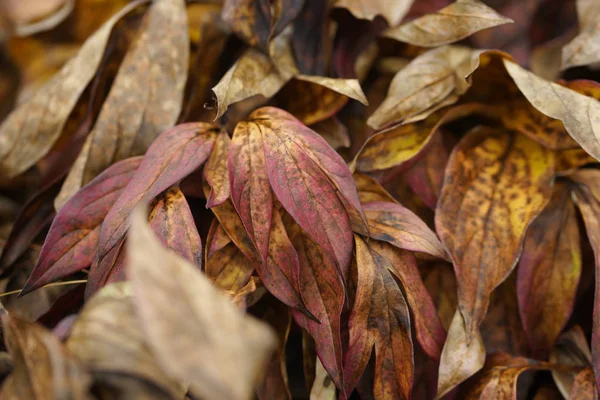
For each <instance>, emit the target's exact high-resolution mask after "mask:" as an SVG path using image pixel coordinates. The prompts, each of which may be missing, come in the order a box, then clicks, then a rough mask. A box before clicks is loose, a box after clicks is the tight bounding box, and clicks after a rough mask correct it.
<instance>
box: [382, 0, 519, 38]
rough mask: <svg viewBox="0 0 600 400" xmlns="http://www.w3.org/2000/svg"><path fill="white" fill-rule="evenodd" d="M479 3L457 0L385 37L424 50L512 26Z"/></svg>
mask: <svg viewBox="0 0 600 400" xmlns="http://www.w3.org/2000/svg"><path fill="white" fill-rule="evenodd" d="M512 22H513V20H512V19H510V18H506V17H503V16H502V15H500V14H498V13H497V12H496V11H494V10H493V9H492V8H490V7H488V6H486V5H485V4H483V3H482V2H480V1H479V0H456V1H455V2H454V3H452V4H450V5H449V6H448V7H444V8H442V9H441V10H439V11H437V12H435V13H433V14H427V15H424V16H422V17H420V18H417V19H415V20H412V21H410V22H408V23H406V24H403V25H400V26H398V27H396V28H392V29H390V30H388V31H386V32H384V34H383V36H386V37H390V38H392V39H396V40H399V41H401V42H406V43H410V44H412V45H415V46H421V47H436V46H441V45H444V44H449V43H452V42H457V41H459V40H461V39H464V38H466V37H467V36H470V35H472V34H474V33H475V32H478V31H480V30H483V29H487V28H491V27H494V26H498V25H504V24H509V23H512Z"/></svg>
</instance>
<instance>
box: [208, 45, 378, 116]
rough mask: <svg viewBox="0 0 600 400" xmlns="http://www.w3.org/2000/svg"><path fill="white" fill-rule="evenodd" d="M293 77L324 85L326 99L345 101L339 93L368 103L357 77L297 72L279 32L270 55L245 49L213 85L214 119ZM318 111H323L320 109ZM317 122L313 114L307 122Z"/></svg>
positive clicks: (278, 88) (266, 95) (290, 50)
mask: <svg viewBox="0 0 600 400" xmlns="http://www.w3.org/2000/svg"><path fill="white" fill-rule="evenodd" d="M292 78H296V79H297V80H301V81H304V82H310V83H312V84H316V85H320V86H323V87H324V88H321V89H320V91H322V92H325V93H329V92H331V93H329V98H330V99H331V98H332V97H333V98H334V99H335V100H336V101H337V102H338V103H339V101H340V99H341V100H343V101H344V102H345V101H346V99H344V98H341V97H339V94H341V95H344V96H347V97H349V98H352V99H355V100H358V101H360V102H362V103H363V104H366V103H367V100H366V97H365V95H364V93H363V92H362V89H361V87H360V83H359V82H358V80H356V79H337V78H328V77H323V76H312V75H303V74H300V72H299V70H298V68H297V67H296V62H295V60H294V56H293V54H292V49H291V46H290V43H289V38H288V36H287V35H281V36H280V37H278V38H276V39H275V40H274V41H273V43H272V44H271V51H270V56H266V55H265V54H263V53H262V52H260V51H258V50H256V49H249V50H247V51H246V52H245V53H244V54H243V55H242V56H241V57H240V58H239V59H238V61H237V62H236V63H235V64H234V65H233V66H232V67H231V68H230V69H229V71H227V72H226V73H225V75H224V76H223V77H222V78H221V80H220V81H219V83H218V84H217V85H216V86H215V87H214V88H213V92H214V93H215V95H216V98H217V115H216V117H215V118H219V117H221V116H222V115H223V114H224V113H225V111H226V110H227V107H228V106H229V105H231V104H232V103H235V102H238V101H241V100H245V99H248V98H250V97H252V96H256V95H262V96H263V97H265V98H269V97H271V96H273V95H275V93H277V92H278V91H279V90H280V89H281V88H282V87H283V86H284V85H285V84H286V83H287V82H288V81H290V79H292ZM335 92H337V95H336V94H335ZM332 93H333V94H332ZM325 104H326V103H325ZM342 105H343V103H342ZM311 110H312V112H313V113H317V112H319V110H314V109H312V108H311ZM304 113H306V111H304ZM320 113H321V114H322V112H320ZM327 116H330V115H327ZM317 121H318V120H315V119H314V117H312V119H310V120H308V122H306V123H309V124H310V123H314V122H317Z"/></svg>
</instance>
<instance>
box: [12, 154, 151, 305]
mask: <svg viewBox="0 0 600 400" xmlns="http://www.w3.org/2000/svg"><path fill="white" fill-rule="evenodd" d="M141 161H142V157H133V158H128V159H126V160H123V161H120V162H118V163H116V164H114V165H112V166H111V167H110V168H108V169H107V170H106V171H104V172H103V173H101V174H100V175H98V176H97V177H96V178H95V179H93V180H92V181H91V182H90V183H89V184H88V185H86V186H85V187H84V188H82V189H81V190H80V191H79V192H77V193H76V194H75V196H73V197H72V198H71V199H70V200H69V201H67V203H66V204H65V205H64V207H63V208H61V209H60V211H59V212H58V214H57V215H56V217H55V218H54V220H53V221H52V225H51V226H50V230H49V231H48V235H47V236H46V240H45V241H44V246H43V247H42V252H41V253H40V257H39V259H38V262H37V264H36V266H35V267H34V269H33V271H32V272H31V275H30V276H29V279H28V281H27V283H26V284H25V287H24V288H23V291H22V294H27V293H29V292H31V291H32V290H35V289H37V288H39V287H42V286H44V285H46V284H48V283H51V282H54V281H56V280H58V279H61V278H64V277H66V276H68V275H70V274H72V273H74V272H77V271H79V270H81V269H83V268H86V267H88V266H90V265H91V263H92V261H93V260H94V253H95V251H96V249H97V246H98V237H99V235H100V225H101V224H102V221H104V218H105V217H106V214H107V213H108V210H110V208H111V207H112V206H113V204H114V203H115V201H116V200H117V198H118V197H119V196H120V195H121V192H122V191H123V188H125V186H126V185H127V184H128V183H129V181H130V179H131V177H132V176H133V174H134V173H135V171H136V170H137V168H138V166H139V165H140V163H141Z"/></svg>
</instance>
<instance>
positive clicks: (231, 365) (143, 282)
mask: <svg viewBox="0 0 600 400" xmlns="http://www.w3.org/2000/svg"><path fill="white" fill-rule="evenodd" d="M127 257H128V263H129V265H128V267H129V269H128V271H129V272H128V273H129V274H130V278H131V284H132V287H133V290H134V302H135V305H136V311H137V314H138V316H139V318H140V319H141V321H142V324H143V326H144V329H145V331H146V334H147V337H148V342H149V344H150V347H151V349H152V351H153V353H154V354H155V356H156V358H157V360H158V361H159V364H160V365H161V366H162V367H163V368H164V369H165V371H167V373H168V374H171V375H172V376H174V377H177V378H178V379H180V380H182V381H185V382H188V383H189V384H190V390H191V392H192V393H193V394H194V395H195V396H200V397H205V398H206V397H208V398H213V397H214V398H228V399H249V398H251V396H252V386H253V383H254V381H255V380H256V378H257V375H258V373H259V368H260V367H261V366H262V365H264V363H265V362H266V360H267V357H268V356H269V354H270V351H271V350H272V349H273V347H274V345H275V340H276V339H275V336H274V334H273V332H272V331H271V330H270V329H268V328H267V326H265V325H263V324H262V323H259V322H257V321H256V320H254V319H252V318H250V317H246V316H244V315H243V313H242V312H241V311H240V310H239V309H237V308H236V307H235V306H234V305H232V304H231V303H229V301H228V300H227V299H226V298H225V297H224V296H223V295H222V294H220V293H219V292H218V290H217V289H216V288H214V287H213V286H212V285H211V284H210V283H209V281H208V280H207V279H206V278H205V277H204V275H203V274H202V273H200V272H199V271H198V270H197V269H196V268H195V267H194V266H193V265H191V264H189V263H188V262H187V261H185V260H184V259H183V258H180V257H179V256H176V255H174V254H173V253H171V252H169V251H167V250H166V249H165V248H163V247H162V245H161V244H160V242H159V241H158V239H157V238H156V237H155V236H154V234H153V233H152V231H151V230H150V228H149V227H148V225H147V224H146V222H145V217H144V212H143V210H142V209H138V210H136V212H135V213H134V217H133V227H132V230H131V233H130V235H129V240H128V253H127ZM165 276H168V277H170V279H165ZM215 315H218V318H214V316H215ZM173 337H177V340H176V341H174V340H173Z"/></svg>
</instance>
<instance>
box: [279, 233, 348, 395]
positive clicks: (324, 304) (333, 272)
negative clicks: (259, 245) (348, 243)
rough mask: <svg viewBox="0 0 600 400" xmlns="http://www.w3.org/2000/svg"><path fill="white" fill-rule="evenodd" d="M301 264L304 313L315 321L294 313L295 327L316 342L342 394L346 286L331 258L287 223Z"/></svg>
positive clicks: (330, 374)
mask: <svg viewBox="0 0 600 400" xmlns="http://www.w3.org/2000/svg"><path fill="white" fill-rule="evenodd" d="M286 226H287V227H288V231H289V233H290V239H291V241H292V243H293V244H294V247H295V248H296V250H297V251H298V258H299V261H300V271H299V286H300V291H301V292H302V293H303V294H304V299H305V303H306V307H307V309H308V310H309V311H310V313H311V314H312V315H314V316H315V317H316V318H317V321H315V320H312V319H310V318H308V317H307V316H306V315H304V314H302V313H300V312H298V311H293V316H294V319H295V321H296V323H297V324H298V325H299V326H300V327H302V328H303V329H305V330H306V332H308V334H310V336H311V337H312V338H313V339H314V340H315V349H316V353H317V355H318V357H319V359H320V360H321V362H322V363H323V366H324V368H325V370H327V372H328V375H329V376H330V377H331V380H332V381H333V385H335V386H337V387H338V388H340V390H342V391H343V390H344V388H345V386H344V377H343V360H342V334H341V320H340V319H341V313H342V307H343V304H344V299H345V289H344V288H345V286H344V282H343V281H342V279H341V277H340V276H339V273H338V271H337V269H336V265H335V262H334V260H333V258H332V256H331V254H329V253H327V252H325V251H324V249H323V248H322V247H321V246H319V245H318V244H317V243H316V242H315V241H314V240H312V239H311V238H310V237H309V235H307V233H306V232H305V231H304V230H303V229H302V228H300V226H298V225H297V224H295V223H287V224H286Z"/></svg>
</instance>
